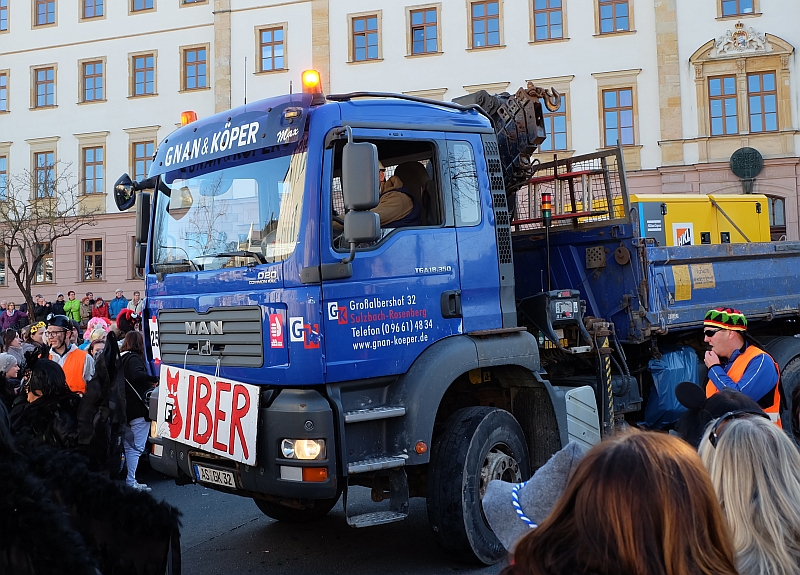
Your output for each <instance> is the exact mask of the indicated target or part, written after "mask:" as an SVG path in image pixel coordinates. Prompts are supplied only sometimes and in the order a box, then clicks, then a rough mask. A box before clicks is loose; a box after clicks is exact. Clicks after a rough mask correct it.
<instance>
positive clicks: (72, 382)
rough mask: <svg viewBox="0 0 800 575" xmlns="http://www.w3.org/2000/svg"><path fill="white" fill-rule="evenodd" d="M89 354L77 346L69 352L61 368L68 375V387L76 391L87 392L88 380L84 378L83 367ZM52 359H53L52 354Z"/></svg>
mask: <svg viewBox="0 0 800 575" xmlns="http://www.w3.org/2000/svg"><path fill="white" fill-rule="evenodd" d="M87 355H88V354H87V353H86V352H85V351H83V350H82V349H78V348H77V347H76V348H75V349H73V350H72V351H70V352H69V354H67V357H66V358H65V359H64V363H63V365H62V366H61V369H63V370H64V375H66V376H67V387H69V389H70V391H73V392H75V393H81V394H83V393H86V382H85V381H84V380H83V368H84V365H86V356H87ZM50 359H53V357H52V355H51V356H50Z"/></svg>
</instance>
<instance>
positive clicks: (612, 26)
mask: <svg viewBox="0 0 800 575" xmlns="http://www.w3.org/2000/svg"><path fill="white" fill-rule="evenodd" d="M599 2H600V33H601V34H613V33H614V32H627V31H629V30H630V29H631V28H630V14H629V13H628V10H629V7H628V0H599Z"/></svg>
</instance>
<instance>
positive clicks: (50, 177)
mask: <svg viewBox="0 0 800 575" xmlns="http://www.w3.org/2000/svg"><path fill="white" fill-rule="evenodd" d="M55 156H56V154H55V152H36V153H35V154H34V155H33V176H34V184H35V186H36V197H37V198H52V197H54V196H55V186H56V165H55Z"/></svg>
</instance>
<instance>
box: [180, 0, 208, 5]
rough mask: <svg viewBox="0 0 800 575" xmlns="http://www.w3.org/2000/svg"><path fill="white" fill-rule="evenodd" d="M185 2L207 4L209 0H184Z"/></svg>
mask: <svg viewBox="0 0 800 575" xmlns="http://www.w3.org/2000/svg"><path fill="white" fill-rule="evenodd" d="M182 2H183V4H205V3H206V2H208V0H182Z"/></svg>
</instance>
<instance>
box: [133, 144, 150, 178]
mask: <svg viewBox="0 0 800 575" xmlns="http://www.w3.org/2000/svg"><path fill="white" fill-rule="evenodd" d="M154 150H155V142H153V141H149V142H135V143H134V144H133V179H134V181H137V182H138V181H140V180H143V179H145V178H146V177H147V174H148V172H149V171H150V166H151V165H152V163H153V152H154Z"/></svg>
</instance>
